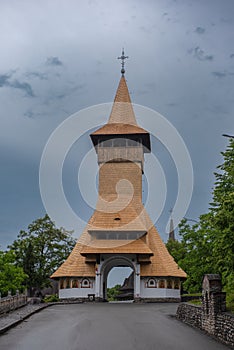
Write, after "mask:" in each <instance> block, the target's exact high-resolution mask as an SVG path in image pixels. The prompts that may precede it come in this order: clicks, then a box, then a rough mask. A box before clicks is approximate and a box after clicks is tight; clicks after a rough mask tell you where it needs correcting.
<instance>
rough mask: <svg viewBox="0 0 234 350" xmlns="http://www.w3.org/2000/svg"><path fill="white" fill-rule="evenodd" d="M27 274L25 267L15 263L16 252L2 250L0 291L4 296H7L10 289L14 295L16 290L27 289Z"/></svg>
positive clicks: (0, 258) (0, 257)
mask: <svg viewBox="0 0 234 350" xmlns="http://www.w3.org/2000/svg"><path fill="white" fill-rule="evenodd" d="M26 278H27V275H26V274H25V273H24V271H23V269H22V268H21V267H19V266H16V265H15V254H14V252H11V251H10V252H2V251H0V292H1V295H2V296H6V295H7V294H8V291H11V293H12V295H14V294H15V293H16V290H19V291H20V292H23V291H24V289H25V286H24V282H25V280H26Z"/></svg>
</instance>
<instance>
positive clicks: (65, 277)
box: [52, 53, 186, 301]
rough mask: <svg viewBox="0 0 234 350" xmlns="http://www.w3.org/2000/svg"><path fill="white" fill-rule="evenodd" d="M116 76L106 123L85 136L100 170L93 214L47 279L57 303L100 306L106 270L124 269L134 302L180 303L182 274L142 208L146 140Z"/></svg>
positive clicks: (127, 96) (124, 84)
mask: <svg viewBox="0 0 234 350" xmlns="http://www.w3.org/2000/svg"><path fill="white" fill-rule="evenodd" d="M121 57H125V56H124V53H123V54H122V56H121ZM121 72H122V76H121V79H120V82H119V86H118V89H117V92H116V96H115V100H114V103H113V107H112V110H111V114H110V117H109V120H108V123H107V124H105V125H104V126H103V127H101V128H100V129H98V130H96V131H95V132H93V133H92V134H91V135H90V136H91V139H92V142H93V145H94V147H95V150H96V153H97V160H98V165H99V196H98V200H97V205H96V209H95V211H94V213H93V215H92V217H91V218H90V220H89V222H88V224H87V226H86V228H85V230H84V232H83V233H82V235H81V236H80V238H79V239H78V241H77V244H76V246H75V247H74V249H73V251H72V252H71V254H70V256H69V257H68V258H67V260H66V261H65V262H64V263H63V264H62V265H61V266H60V267H59V268H58V270H57V271H55V272H54V274H53V275H52V278H54V279H58V280H59V297H60V298H61V299H69V298H76V299H82V300H86V299H88V298H89V299H90V298H92V299H93V298H95V299H96V300H104V299H105V298H106V279H107V276H108V273H109V271H110V270H111V268H113V267H114V266H129V267H131V268H132V269H133V272H134V299H135V300H139V299H140V300H165V301H166V300H167V301H169V300H173V301H174V300H179V299H180V281H181V279H183V278H186V273H185V272H184V271H183V270H182V269H180V268H179V267H178V265H177V264H176V263H175V261H174V259H173V258H172V256H171V255H170V254H169V252H168V251H167V249H166V247H165V245H164V243H163V242H162V240H161V238H160V236H159V234H158V232H157V230H156V228H155V227H154V225H153V223H152V221H151V220H150V218H149V216H148V214H147V212H146V210H145V208H144V205H143V203H142V174H143V172H144V153H150V135H149V133H148V131H146V130H144V129H142V128H141V127H139V126H138V124H137V121H136V118H135V115H134V111H133V107H132V104H131V100H130V96H129V92H128V87H127V84H126V80H125V77H124V73H125V71H124V68H122V70H121Z"/></svg>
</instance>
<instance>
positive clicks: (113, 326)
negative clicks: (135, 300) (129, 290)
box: [0, 303, 228, 350]
mask: <svg viewBox="0 0 234 350" xmlns="http://www.w3.org/2000/svg"><path fill="white" fill-rule="evenodd" d="M177 306H178V304H112V303H100V304H92V303H87V304H74V305H55V306H51V307H49V308H47V309H45V310H43V311H41V312H39V313H38V314H35V315H33V316H31V317H30V318H29V319H27V320H26V321H24V322H23V323H21V324H20V325H18V326H17V327H15V328H13V329H11V330H9V331H8V332H7V333H6V334H3V335H2V336H0V349H1V350H151V349H152V350H172V349H173V350H225V349H226V350H227V349H228V347H227V346H225V345H222V344H221V343H219V342H216V341H215V340H214V339H212V338H210V337H208V336H206V335H205V334H203V333H202V332H200V331H199V330H196V329H193V328H191V327H189V326H187V325H185V324H183V323H181V322H180V321H177V320H176V319H175V318H174V317H172V315H174V314H175V312H176V308H177Z"/></svg>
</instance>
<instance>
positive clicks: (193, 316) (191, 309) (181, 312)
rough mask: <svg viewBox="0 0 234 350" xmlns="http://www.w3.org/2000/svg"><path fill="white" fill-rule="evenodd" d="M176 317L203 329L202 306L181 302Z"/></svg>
mask: <svg viewBox="0 0 234 350" xmlns="http://www.w3.org/2000/svg"><path fill="white" fill-rule="evenodd" d="M176 317H177V318H178V319H179V320H181V321H182V322H184V323H187V324H189V325H190V326H193V327H196V328H200V329H202V308H201V307H200V306H195V305H192V304H186V303H181V304H180V305H179V306H178V309H177V312H176Z"/></svg>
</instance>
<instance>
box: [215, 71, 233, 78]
mask: <svg viewBox="0 0 234 350" xmlns="http://www.w3.org/2000/svg"><path fill="white" fill-rule="evenodd" d="M212 74H213V75H214V76H215V77H217V78H225V77H226V76H228V75H230V76H232V75H234V73H232V72H227V71H221V72H220V71H215V72H212Z"/></svg>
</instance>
